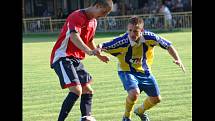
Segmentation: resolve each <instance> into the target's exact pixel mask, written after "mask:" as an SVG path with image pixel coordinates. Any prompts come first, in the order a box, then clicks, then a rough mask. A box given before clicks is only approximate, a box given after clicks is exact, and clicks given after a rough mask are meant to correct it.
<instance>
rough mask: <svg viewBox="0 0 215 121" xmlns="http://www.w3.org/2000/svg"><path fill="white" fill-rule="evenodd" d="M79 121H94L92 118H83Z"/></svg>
mask: <svg viewBox="0 0 215 121" xmlns="http://www.w3.org/2000/svg"><path fill="white" fill-rule="evenodd" d="M80 121H96V119H95V118H94V117H92V116H83V117H81V120H80Z"/></svg>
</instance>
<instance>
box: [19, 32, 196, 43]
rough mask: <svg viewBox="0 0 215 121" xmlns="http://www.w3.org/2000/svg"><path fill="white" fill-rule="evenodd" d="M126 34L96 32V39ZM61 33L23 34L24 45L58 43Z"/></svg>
mask: <svg viewBox="0 0 215 121" xmlns="http://www.w3.org/2000/svg"><path fill="white" fill-rule="evenodd" d="M151 31H152V32H155V33H173V32H187V31H192V29H183V30H181V29H175V30H173V31H165V30H161V29H156V30H151ZM123 33H124V32H96V35H95V38H105V37H116V36H119V35H120V34H123ZM58 35H59V33H56V32H53V33H27V34H23V39H22V42H23V43H38V42H56V40H57V38H58Z"/></svg>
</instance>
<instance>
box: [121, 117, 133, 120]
mask: <svg viewBox="0 0 215 121" xmlns="http://www.w3.org/2000/svg"><path fill="white" fill-rule="evenodd" d="M122 121H131V119H129V118H127V117H123V118H122Z"/></svg>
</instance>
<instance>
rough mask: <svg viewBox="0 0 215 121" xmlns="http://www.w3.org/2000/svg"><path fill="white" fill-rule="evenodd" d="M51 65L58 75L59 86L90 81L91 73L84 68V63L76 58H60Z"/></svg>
mask: <svg viewBox="0 0 215 121" xmlns="http://www.w3.org/2000/svg"><path fill="white" fill-rule="evenodd" d="M51 67H52V68H53V69H54V70H55V72H56V74H57V75H58V77H59V80H60V85H61V88H62V89H64V88H67V87H71V86H75V85H78V84H81V85H82V86H84V85H86V84H87V83H90V82H91V80H92V77H91V75H90V74H89V73H88V72H87V71H86V70H85V69H84V65H83V64H82V63H81V61H80V60H79V59H77V58H74V57H71V58H60V59H59V60H58V61H56V62H55V63H54V64H52V65H51Z"/></svg>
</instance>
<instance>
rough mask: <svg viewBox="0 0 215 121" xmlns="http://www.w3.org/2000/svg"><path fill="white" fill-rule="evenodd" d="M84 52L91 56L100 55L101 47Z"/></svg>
mask: <svg viewBox="0 0 215 121" xmlns="http://www.w3.org/2000/svg"><path fill="white" fill-rule="evenodd" d="M86 53H87V54H88V55H89V56H92V55H100V53H101V49H100V48H96V49H94V50H90V51H87V52H86Z"/></svg>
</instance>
